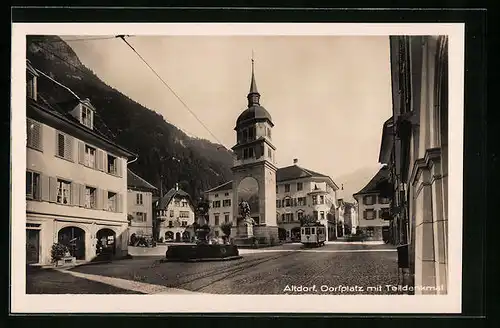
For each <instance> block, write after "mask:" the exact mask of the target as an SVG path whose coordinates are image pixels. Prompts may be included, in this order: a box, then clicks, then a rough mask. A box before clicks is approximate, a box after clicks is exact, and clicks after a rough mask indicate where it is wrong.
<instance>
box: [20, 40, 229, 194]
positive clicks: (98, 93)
mask: <svg viewBox="0 0 500 328" xmlns="http://www.w3.org/2000/svg"><path fill="white" fill-rule="evenodd" d="M27 58H28V59H29V60H30V61H31V63H32V64H33V66H34V67H35V68H37V69H39V70H41V71H42V72H45V73H46V74H47V75H50V76H51V77H53V78H54V79H56V80H57V81H59V82H60V83H62V84H64V85H65V86H67V87H69V88H70V89H71V90H72V91H73V92H75V93H76V94H77V95H78V96H79V97H80V98H89V99H90V101H91V103H92V104H93V105H94V106H95V108H96V110H97V120H96V122H95V123H96V128H97V129H99V131H100V132H102V133H104V134H106V135H107V136H108V138H110V139H112V140H113V141H115V142H116V143H118V144H120V145H122V146H124V147H126V148H127V149H129V150H130V151H132V152H134V153H136V154H138V155H139V159H138V160H137V161H136V162H134V163H132V164H131V165H130V168H131V169H132V170H133V171H134V172H136V173H137V174H139V175H140V176H141V177H143V178H144V179H146V180H148V181H149V182H150V183H152V184H153V185H155V186H156V187H158V189H160V184H161V183H162V184H163V191H164V192H166V191H167V190H168V189H170V188H172V187H173V186H174V185H175V183H176V182H178V183H180V187H181V188H182V189H184V190H185V191H186V192H188V193H190V194H191V195H192V196H193V197H195V198H197V197H199V196H200V195H201V192H203V191H204V190H207V189H208V188H210V187H214V186H216V185H218V184H220V183H223V182H225V181H227V180H230V179H231V171H230V167H231V163H232V155H231V153H230V151H228V150H226V149H225V148H224V147H222V146H221V145H218V144H214V143H212V142H210V141H208V140H203V139H198V138H193V137H190V136H188V135H186V134H185V133H184V132H182V131H181V130H179V129H178V128H177V127H175V126H174V125H172V124H170V123H168V122H166V121H165V119H164V118H163V117H162V116H161V115H159V114H158V113H156V112H154V111H152V110H150V109H148V108H145V107H144V106H142V105H140V104H138V103H136V102H135V101H133V100H132V99H130V98H128V97H127V96H125V95H123V94H122V93H120V91H118V90H115V89H113V88H111V87H109V86H108V85H106V84H105V83H104V82H103V81H101V80H100V79H99V77H97V76H96V75H95V74H94V73H93V72H92V71H91V70H90V69H89V68H87V67H85V66H84V65H82V63H81V62H80V60H79V59H78V57H77V56H76V54H75V52H74V51H73V50H72V49H71V47H69V45H68V44H66V43H65V42H64V41H62V40H61V39H60V38H59V37H57V36H33V37H28V38H27ZM152 78H154V77H152ZM41 79H42V78H41ZM39 88H40V89H41V91H43V92H44V93H45V94H48V95H50V94H51V92H55V91H53V89H54V88H53V85H51V84H50V83H40V84H39ZM54 97H55V98H57V97H56V95H54ZM166 110H167V111H168V110H170V109H168V108H167V109H166ZM171 110H172V111H178V110H179V109H178V108H175V109H174V108H172V109H171ZM179 115H185V113H179ZM161 176H163V178H161Z"/></svg>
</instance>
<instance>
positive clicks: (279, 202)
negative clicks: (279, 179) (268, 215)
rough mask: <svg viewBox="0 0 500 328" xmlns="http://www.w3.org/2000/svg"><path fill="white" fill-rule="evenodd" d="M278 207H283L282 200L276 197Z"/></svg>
mask: <svg viewBox="0 0 500 328" xmlns="http://www.w3.org/2000/svg"><path fill="white" fill-rule="evenodd" d="M276 207H277V208H280V207H281V200H279V199H276Z"/></svg>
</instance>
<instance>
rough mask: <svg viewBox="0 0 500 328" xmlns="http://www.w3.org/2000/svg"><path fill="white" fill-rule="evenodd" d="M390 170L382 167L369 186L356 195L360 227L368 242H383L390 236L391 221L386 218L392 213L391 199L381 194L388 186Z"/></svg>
mask: <svg viewBox="0 0 500 328" xmlns="http://www.w3.org/2000/svg"><path fill="white" fill-rule="evenodd" d="M388 178H389V168H388V167H387V166H384V167H382V168H381V169H380V170H379V171H378V172H377V174H375V176H374V177H373V178H372V179H371V180H370V182H368V184H367V185H366V186H365V187H364V188H363V189H361V190H360V191H359V192H357V193H356V194H354V195H353V196H354V199H355V200H356V202H357V207H358V225H357V227H356V231H361V232H362V233H363V234H364V235H365V236H366V237H367V240H374V241H382V240H384V239H386V238H388V235H389V220H388V219H387V217H386V216H385V215H386V214H387V213H389V211H390V202H391V200H390V198H388V197H385V196H383V195H382V194H381V192H382V191H383V188H385V186H386V185H387V184H388Z"/></svg>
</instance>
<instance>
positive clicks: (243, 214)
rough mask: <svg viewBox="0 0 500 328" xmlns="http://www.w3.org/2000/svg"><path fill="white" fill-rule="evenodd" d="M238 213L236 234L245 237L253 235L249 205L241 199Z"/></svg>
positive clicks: (253, 222)
mask: <svg viewBox="0 0 500 328" xmlns="http://www.w3.org/2000/svg"><path fill="white" fill-rule="evenodd" d="M238 208H239V211H238V212H239V215H238V220H237V228H238V235H240V236H245V237H252V236H253V226H254V224H255V221H254V219H252V217H250V205H249V204H248V202H246V201H242V202H240V203H239V205H238Z"/></svg>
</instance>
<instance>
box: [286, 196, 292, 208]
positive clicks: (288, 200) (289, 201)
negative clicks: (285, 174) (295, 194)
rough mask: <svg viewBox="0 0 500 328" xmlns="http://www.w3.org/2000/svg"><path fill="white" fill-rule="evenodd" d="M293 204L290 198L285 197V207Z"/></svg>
mask: <svg viewBox="0 0 500 328" xmlns="http://www.w3.org/2000/svg"><path fill="white" fill-rule="evenodd" d="M290 206H292V200H291V199H290V198H286V199H285V207H290Z"/></svg>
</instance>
